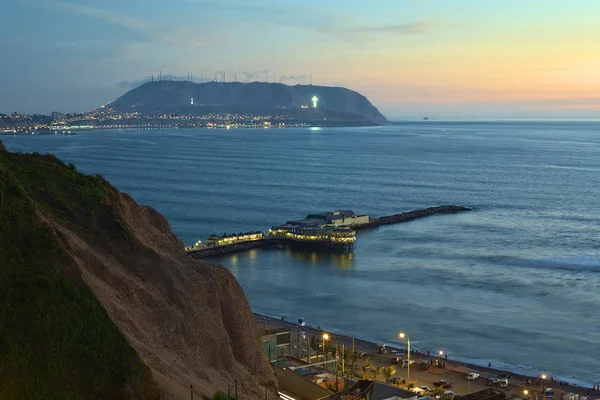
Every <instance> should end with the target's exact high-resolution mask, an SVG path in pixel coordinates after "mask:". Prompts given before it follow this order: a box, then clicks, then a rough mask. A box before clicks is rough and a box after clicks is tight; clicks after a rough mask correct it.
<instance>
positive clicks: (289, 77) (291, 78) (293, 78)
mask: <svg viewBox="0 0 600 400" xmlns="http://www.w3.org/2000/svg"><path fill="white" fill-rule="evenodd" d="M308 78H309V76H308V75H282V76H280V79H281V80H282V81H283V82H285V81H296V82H297V81H299V80H300V81H302V80H304V79H308Z"/></svg>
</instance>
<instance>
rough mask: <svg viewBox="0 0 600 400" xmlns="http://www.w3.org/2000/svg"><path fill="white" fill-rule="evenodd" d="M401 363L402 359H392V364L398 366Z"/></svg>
mask: <svg viewBox="0 0 600 400" xmlns="http://www.w3.org/2000/svg"><path fill="white" fill-rule="evenodd" d="M401 361H402V359H401V358H400V357H394V358H392V364H400V362H401Z"/></svg>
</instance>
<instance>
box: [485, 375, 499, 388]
mask: <svg viewBox="0 0 600 400" xmlns="http://www.w3.org/2000/svg"><path fill="white" fill-rule="evenodd" d="M498 382H500V379H498V378H496V377H495V376H490V377H489V378H488V380H487V384H488V386H493V385H497V384H498Z"/></svg>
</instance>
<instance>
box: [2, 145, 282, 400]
mask: <svg viewBox="0 0 600 400" xmlns="http://www.w3.org/2000/svg"><path fill="white" fill-rule="evenodd" d="M0 267H1V268H0V338H2V340H0V398H1V399H38V398H39V399H41V398H44V399H157V400H158V399H164V398H169V397H167V396H175V397H174V398H189V390H190V389H189V386H190V385H193V386H194V389H195V391H196V392H197V394H198V396H200V395H202V394H204V395H212V393H214V392H215V391H216V390H225V391H226V390H227V385H228V384H233V382H234V380H237V381H238V386H239V387H238V390H239V392H240V393H241V395H243V396H244V397H245V398H259V397H260V398H264V395H265V387H266V388H267V389H268V390H269V391H270V392H271V396H270V397H271V398H275V397H276V393H275V391H276V382H275V377H274V374H273V371H272V369H271V368H270V366H269V364H268V362H267V360H266V357H265V355H264V349H263V348H262V344H261V343H260V339H259V332H258V330H257V327H256V323H255V320H254V317H253V315H252V313H251V310H250V307H249V305H248V302H247V301H246V298H245V296H244V294H243V292H242V289H241V288H240V286H239V285H238V283H237V281H236V280H235V278H234V277H233V276H232V275H231V273H229V271H227V270H226V269H224V268H222V267H220V266H218V265H210V264H204V263H200V262H197V261H195V260H192V259H190V258H189V257H188V256H187V255H186V253H185V252H184V249H183V245H182V243H181V242H180V241H179V239H177V237H176V236H175V235H174V234H173V233H172V231H171V229H170V227H169V224H168V222H167V221H166V220H165V219H164V218H163V217H162V216H161V215H160V214H159V213H157V212H156V211H155V210H153V209H151V208H149V207H144V206H140V205H138V204H137V203H136V202H135V201H134V200H133V199H132V198H131V197H130V196H128V195H126V194H124V193H120V192H119V191H118V190H116V189H115V188H114V187H112V186H111V185H110V184H109V183H108V182H106V181H105V180H104V179H103V178H102V177H100V176H86V175H83V174H81V173H79V172H77V170H76V168H75V167H74V166H73V165H69V166H67V165H65V164H64V163H63V162H61V161H60V160H59V159H57V158H56V157H54V156H52V155H40V154H14V153H9V152H7V151H6V149H5V148H4V146H2V143H1V142H0Z"/></svg>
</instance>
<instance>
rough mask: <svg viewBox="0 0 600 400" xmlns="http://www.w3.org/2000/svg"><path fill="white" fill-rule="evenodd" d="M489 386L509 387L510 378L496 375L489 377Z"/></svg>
mask: <svg viewBox="0 0 600 400" xmlns="http://www.w3.org/2000/svg"><path fill="white" fill-rule="evenodd" d="M487 384H488V385H489V386H500V387H503V388H505V387H508V378H498V377H495V376H492V377H489V378H488V380H487Z"/></svg>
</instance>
